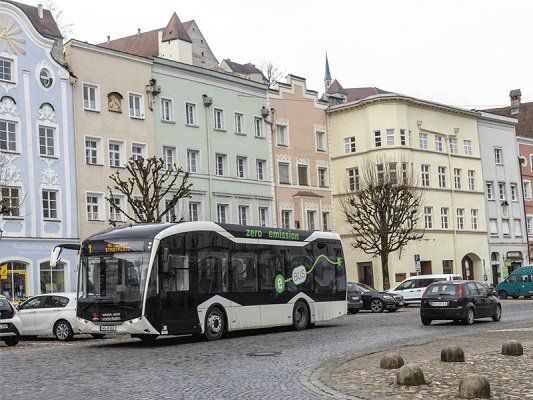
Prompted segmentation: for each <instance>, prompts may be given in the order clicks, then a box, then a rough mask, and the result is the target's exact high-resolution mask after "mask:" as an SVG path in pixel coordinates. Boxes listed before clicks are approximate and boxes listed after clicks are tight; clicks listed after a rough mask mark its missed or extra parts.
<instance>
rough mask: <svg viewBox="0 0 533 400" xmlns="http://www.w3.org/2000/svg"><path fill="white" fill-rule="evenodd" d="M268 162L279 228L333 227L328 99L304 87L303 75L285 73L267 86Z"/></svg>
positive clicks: (324, 228) (310, 228) (317, 228)
mask: <svg viewBox="0 0 533 400" xmlns="http://www.w3.org/2000/svg"><path fill="white" fill-rule="evenodd" d="M268 99H269V102H270V107H271V119H272V125H271V128H272V135H271V136H272V157H273V159H272V167H273V174H274V177H275V179H274V182H275V199H276V209H277V215H276V219H275V223H276V224H277V226H278V227H280V228H286V229H288V228H293V229H306V230H325V231H328V230H331V229H332V220H331V218H332V212H331V211H332V210H331V204H332V202H331V179H330V168H329V152H328V136H327V130H326V112H325V110H326V107H327V103H325V102H323V101H321V100H320V99H319V98H318V93H317V92H315V91H313V90H308V89H307V88H306V80H305V79H304V78H300V77H298V76H295V75H288V76H287V83H279V82H278V83H277V84H276V85H275V87H274V89H271V90H269V92H268Z"/></svg>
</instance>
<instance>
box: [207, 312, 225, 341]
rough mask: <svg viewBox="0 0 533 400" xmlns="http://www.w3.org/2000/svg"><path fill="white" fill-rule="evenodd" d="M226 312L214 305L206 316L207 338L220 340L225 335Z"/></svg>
mask: <svg viewBox="0 0 533 400" xmlns="http://www.w3.org/2000/svg"><path fill="white" fill-rule="evenodd" d="M224 323H225V322H224V314H223V313H222V311H221V310H220V308H218V307H213V308H212V309H210V310H209V311H208V312H207V315H206V316H205V329H204V331H205V332H204V335H205V337H206V338H207V340H218V339H220V338H221V337H222V335H224V329H225V326H224Z"/></svg>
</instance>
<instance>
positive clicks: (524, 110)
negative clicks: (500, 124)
mask: <svg viewBox="0 0 533 400" xmlns="http://www.w3.org/2000/svg"><path fill="white" fill-rule="evenodd" d="M483 111H485V112H488V113H491V114H496V115H501V116H502V117H510V118H516V119H517V120H518V124H517V125H516V136H522V137H528V138H533V102H529V103H521V104H520V108H519V111H520V112H519V113H518V114H511V107H501V108H492V109H490V110H483Z"/></svg>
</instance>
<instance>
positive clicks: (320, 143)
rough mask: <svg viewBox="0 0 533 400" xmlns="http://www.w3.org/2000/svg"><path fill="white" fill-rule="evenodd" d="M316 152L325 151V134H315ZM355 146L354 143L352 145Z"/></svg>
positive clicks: (318, 132)
mask: <svg viewBox="0 0 533 400" xmlns="http://www.w3.org/2000/svg"><path fill="white" fill-rule="evenodd" d="M315 136H316V149H317V151H326V132H320V131H317V132H315ZM354 142H355V138H354ZM354 146H355V143H354Z"/></svg>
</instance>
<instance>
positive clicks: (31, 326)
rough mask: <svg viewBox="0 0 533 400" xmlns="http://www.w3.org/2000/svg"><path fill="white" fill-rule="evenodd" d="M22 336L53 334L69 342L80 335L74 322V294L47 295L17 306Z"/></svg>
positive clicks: (76, 323)
mask: <svg viewBox="0 0 533 400" xmlns="http://www.w3.org/2000/svg"><path fill="white" fill-rule="evenodd" d="M17 309H18V316H19V317H20V320H21V321H22V331H21V335H22V336H38V335H50V334H53V335H54V336H55V337H56V338H57V339H58V340H70V339H72V336H73V335H75V334H77V333H80V329H79V328H78V322H77V320H76V293H49V294H43V295H40V296H35V297H32V298H30V299H28V300H26V301H25V302H24V303H22V304H19V305H18V306H17Z"/></svg>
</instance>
